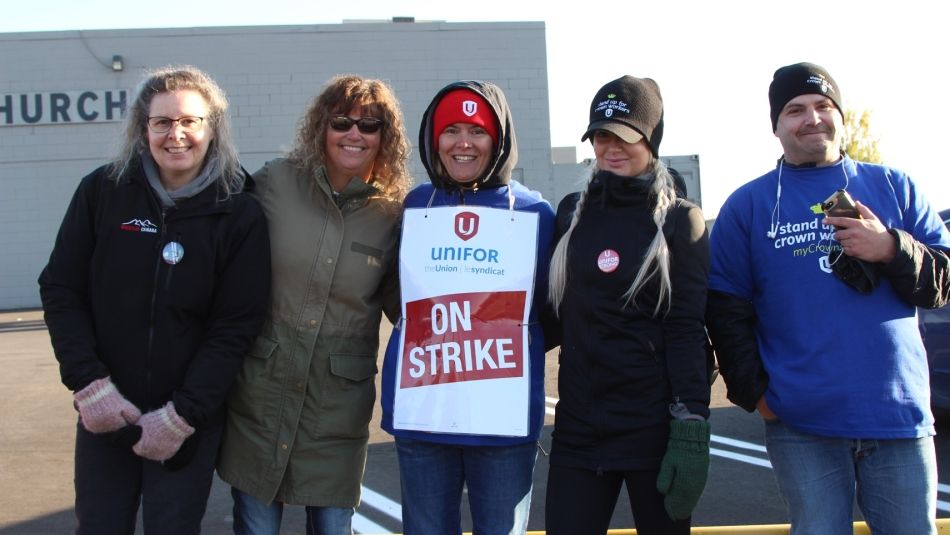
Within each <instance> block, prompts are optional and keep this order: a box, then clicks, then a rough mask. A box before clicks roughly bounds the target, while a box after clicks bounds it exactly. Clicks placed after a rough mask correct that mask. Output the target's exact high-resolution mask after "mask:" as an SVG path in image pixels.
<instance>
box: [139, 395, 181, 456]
mask: <svg viewBox="0 0 950 535" xmlns="http://www.w3.org/2000/svg"><path fill="white" fill-rule="evenodd" d="M137 424H138V426H139V427H141V428H142V438H141V439H139V441H138V442H137V443H136V444H135V445H134V446H132V451H134V452H135V453H136V454H137V455H139V456H140V457H144V458H146V459H150V460H152V461H166V460H168V459H171V458H172V456H174V455H175V452H177V451H178V448H180V447H181V444H182V442H184V441H185V439H186V438H188V437H190V436H191V435H192V434H193V433H194V432H195V428H194V427H191V426H190V425H188V422H186V421H185V419H184V418H182V417H181V416H179V415H178V413H177V412H175V404H174V403H172V402H171V401H169V402H168V403H166V404H165V406H164V407H162V408H161V409H157V410H154V411H152V412H148V413H145V414H143V415H142V417H141V418H139V421H138V422H137Z"/></svg>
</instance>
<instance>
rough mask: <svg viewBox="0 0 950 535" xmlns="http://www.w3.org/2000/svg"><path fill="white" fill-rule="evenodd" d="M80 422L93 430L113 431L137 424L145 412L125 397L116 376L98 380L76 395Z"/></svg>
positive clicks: (100, 431) (74, 395)
mask: <svg viewBox="0 0 950 535" xmlns="http://www.w3.org/2000/svg"><path fill="white" fill-rule="evenodd" d="M73 403H74V404H75V406H76V410H78V411H79V421H80V422H82V426H83V427H84V428H86V431H89V432H90V433H109V432H112V431H116V430H117V429H120V428H122V427H125V426H127V425H129V424H132V423H135V421H136V420H138V419H139V417H140V416H142V411H140V410H139V409H138V407H136V406H135V405H133V404H132V402H130V401H129V400H127V399H125V397H123V396H122V394H120V393H119V389H118V388H116V387H115V384H113V382H112V378H110V377H105V378H102V379H96V380H95V381H93V382H91V383H89V384H88V385H86V387H85V388H83V389H82V390H80V391H78V392H76V393H75V394H73Z"/></svg>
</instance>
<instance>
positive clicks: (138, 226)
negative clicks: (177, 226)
mask: <svg viewBox="0 0 950 535" xmlns="http://www.w3.org/2000/svg"><path fill="white" fill-rule="evenodd" d="M119 229H120V230H125V231H128V232H148V233H150V234H155V233H157V232H158V227H157V226H155V223H152V222H151V221H149V220H148V219H130V220H128V221H126V222H125V223H122V224H121V225H119Z"/></svg>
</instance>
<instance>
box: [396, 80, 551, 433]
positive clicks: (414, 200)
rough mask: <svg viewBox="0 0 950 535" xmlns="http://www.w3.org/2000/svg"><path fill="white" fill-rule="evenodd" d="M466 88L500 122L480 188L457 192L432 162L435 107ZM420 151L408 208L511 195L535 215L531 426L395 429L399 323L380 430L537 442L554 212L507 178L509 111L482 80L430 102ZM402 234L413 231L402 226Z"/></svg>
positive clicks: (504, 204) (505, 202) (486, 201)
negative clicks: (524, 429) (418, 180)
mask: <svg viewBox="0 0 950 535" xmlns="http://www.w3.org/2000/svg"><path fill="white" fill-rule="evenodd" d="M456 89H469V90H471V91H474V92H476V93H478V94H479V95H481V96H482V97H483V98H485V100H486V101H488V103H489V104H491V106H492V110H493V111H494V113H495V117H497V118H498V120H499V121H498V122H499V125H498V126H499V128H498V141H497V143H496V147H495V158H494V160H493V161H492V162H490V163H489V165H488V169H487V171H486V172H485V175H484V176H483V177H481V178H480V179H478V181H477V182H478V186H477V188H474V189H464V188H460V187H459V186H458V185H457V184H455V183H454V182H453V181H452V180H451V179H449V178H448V177H447V176H444V175H442V174H441V173H440V172H439V168H438V167H436V166H435V161H436V159H437V158H438V157H439V156H438V151H437V147H435V146H433V143H432V141H433V132H432V122H433V114H434V111H435V108H436V106H437V105H438V103H439V101H441V99H442V97H443V96H444V95H445V94H446V93H447V92H449V91H453V90H456ZM419 152H420V154H421V156H422V162H423V165H424V166H425V168H426V171H427V172H428V173H429V180H430V183H429V184H423V185H420V186H418V187H416V188H415V189H413V190H412V191H411V192H409V195H408V196H407V197H406V200H405V206H406V208H422V207H426V206H430V207H441V206H459V205H469V206H488V207H495V208H506V209H507V208H508V207H509V195H510V196H512V197H514V206H513V209H514V210H518V211H524V212H535V213H537V214H538V244H537V255H538V256H537V262H536V273H535V279H534V288H535V291H534V301H533V303H532V306H531V310H530V313H529V322H530V326H529V327H528V333H529V340H530V342H529V349H528V351H529V355H530V357H529V358H530V359H531V360H530V374H531V378H530V379H531V395H530V403H531V406H530V415H529V418H530V425H529V432H528V435H527V436H524V437H510V436H491V435H465V434H452V433H429V432H425V431H408V430H403V429H394V428H393V399H394V396H395V383H396V365H397V362H398V359H399V354H398V353H399V340H400V336H401V331H400V328H401V327H402V322H398V323H397V326H396V328H394V329H393V333H392V336H391V337H390V339H389V345H388V346H387V347H386V357H385V360H384V361H383V376H382V395H381V397H380V404H381V406H382V410H383V419H382V427H383V429H385V430H386V431H387V432H389V433H390V434H392V435H394V436H396V437H400V438H409V439H413V440H421V441H426V442H437V443H442V444H457V445H469V446H472V445H483V446H503V445H513V444H521V443H525V442H534V441H535V440H537V438H538V435H539V433H540V431H541V425H542V424H543V423H544V335H543V333H542V329H541V323H540V317H541V311H542V310H543V307H544V303H545V299H546V297H547V278H548V277H547V275H548V264H549V261H550V256H551V247H552V238H553V233H554V210H553V209H552V208H551V205H550V204H549V203H548V202H547V201H545V200H544V199H543V198H541V195H540V194H539V193H538V192H536V191H533V190H529V189H528V188H526V187H525V186H523V185H521V184H519V183H518V182H517V181H515V180H512V179H511V171H512V169H514V167H515V164H516V163H517V160H518V148H517V142H516V140H515V134H514V127H513V123H512V119H511V111H510V110H509V108H508V103H507V101H506V100H505V96H504V94H503V93H502V91H501V89H500V88H498V87H497V86H495V85H493V84H489V83H485V82H473V81H465V82H456V83H454V84H450V85H449V86H447V87H445V88H443V89H442V90H441V91H440V92H439V93H438V94H437V95H436V96H435V98H434V99H433V100H432V103H431V104H430V105H429V108H428V109H427V110H426V112H425V114H424V115H423V119H422V126H421V128H420V129H419ZM403 232H404V233H406V232H412V229H407V228H404V229H403Z"/></svg>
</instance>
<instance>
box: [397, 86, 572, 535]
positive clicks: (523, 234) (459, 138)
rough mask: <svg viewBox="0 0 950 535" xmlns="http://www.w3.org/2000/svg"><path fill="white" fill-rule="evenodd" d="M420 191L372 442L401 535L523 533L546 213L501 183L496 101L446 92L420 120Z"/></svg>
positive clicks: (538, 394)
mask: <svg viewBox="0 0 950 535" xmlns="http://www.w3.org/2000/svg"><path fill="white" fill-rule="evenodd" d="M419 152H420V154H421V156H422V162H423V164H424V165H425V167H426V170H427V171H428V173H429V179H430V183H428V184H423V185H421V186H419V187H417V188H415V189H414V190H413V191H412V192H410V193H409V195H408V196H407V197H406V210H405V212H404V215H403V233H402V240H401V245H400V252H399V259H400V260H399V262H400V270H399V277H400V289H401V297H402V319H401V320H400V322H399V324H398V325H397V328H396V329H394V331H393V335H392V337H391V338H390V341H389V347H388V348H387V351H386V358H385V362H384V364H383V387H382V388H383V391H382V399H381V403H382V409H383V422H382V425H383V428H384V429H385V430H386V431H388V432H390V433H392V434H393V435H394V436H395V438H396V448H397V452H398V454H399V469H400V476H401V485H402V510H403V513H402V519H403V529H404V531H405V533H406V535H423V534H432V533H438V534H440V535H451V534H459V533H461V500H462V491H463V487H466V488H467V490H468V498H469V504H470V507H471V512H472V522H473V530H474V532H475V533H482V534H508V533H524V532H525V530H526V529H527V523H528V512H529V509H530V506H531V490H532V480H533V473H534V463H535V459H536V458H537V446H536V442H537V439H538V434H539V432H540V429H541V425H542V422H543V416H544V335H543V334H542V332H541V327H540V324H539V315H540V314H539V313H540V310H541V309H542V308H543V305H544V298H545V296H544V292H540V293H538V292H534V289H535V288H544V287H545V285H546V280H547V264H548V257H549V249H550V245H551V236H552V232H553V220H554V212H553V210H552V209H551V206H550V205H549V204H548V203H547V201H545V200H544V199H542V198H541V196H540V195H539V194H538V193H537V192H535V191H531V190H529V189H527V188H526V187H524V186H522V185H521V184H519V183H518V182H516V181H514V180H512V179H511V173H512V170H513V169H514V167H515V164H516V162H517V143H516V141H515V135H514V129H513V125H512V119H511V113H510V111H509V109H508V104H507V102H506V100H505V96H504V94H503V93H502V91H501V89H500V88H498V87H497V86H495V85H493V84H490V83H486V82H474V81H468V82H455V83H453V84H449V85H448V86H446V87H445V88H443V89H442V90H440V91H439V92H438V94H436V96H435V98H434V99H433V100H432V103H431V104H430V105H429V108H428V109H427V110H426V112H425V115H424V116H423V120H422V126H421V128H420V133H419Z"/></svg>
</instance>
